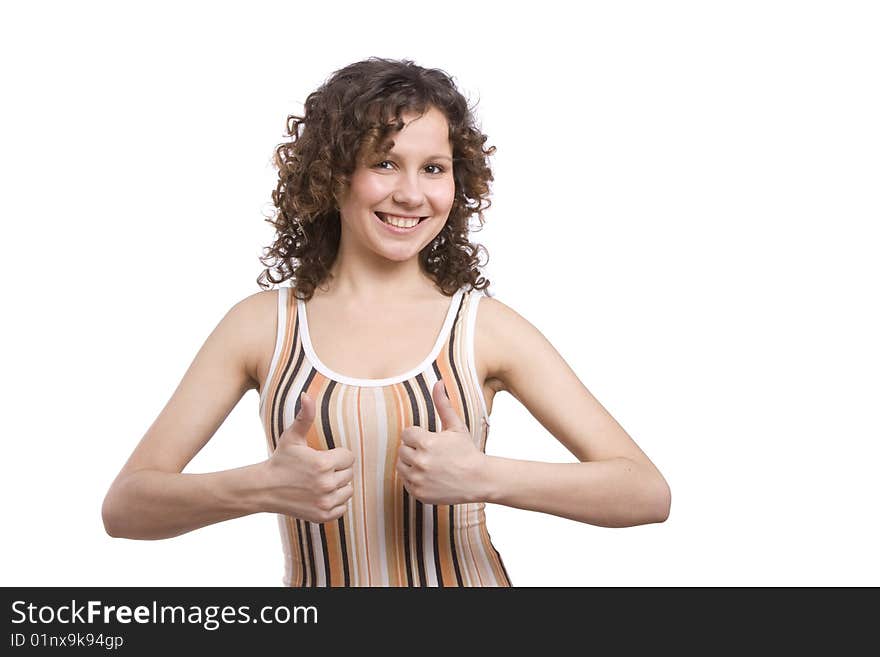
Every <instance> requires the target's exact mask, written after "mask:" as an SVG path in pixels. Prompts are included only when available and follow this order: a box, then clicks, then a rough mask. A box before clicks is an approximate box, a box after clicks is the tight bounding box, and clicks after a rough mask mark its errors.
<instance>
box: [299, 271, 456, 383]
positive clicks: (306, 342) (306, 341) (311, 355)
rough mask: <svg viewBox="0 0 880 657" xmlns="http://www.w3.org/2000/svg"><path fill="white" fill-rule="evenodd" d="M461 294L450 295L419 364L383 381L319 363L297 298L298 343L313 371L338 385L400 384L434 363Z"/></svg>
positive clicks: (307, 323) (307, 324)
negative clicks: (429, 345)
mask: <svg viewBox="0 0 880 657" xmlns="http://www.w3.org/2000/svg"><path fill="white" fill-rule="evenodd" d="M463 293H464V288H463V287H462V288H459V289H458V290H457V291H456V292H455V294H454V295H452V299H451V300H450V302H449V309H448V310H447V311H446V319H445V320H444V321H443V326H442V327H441V328H440V333H439V334H438V335H437V340H436V341H435V342H434V346H433V347H432V348H431V352H430V353H429V354H428V355H427V357H426V358H425V359H424V360H423V361H422V362H421V363H419V364H418V365H416V366H415V367H414V368H412V369H411V370H409V371H407V372H404V373H402V374H397V375H395V376H389V377H386V378H384V379H356V378H354V377H351V376H346V375H344V374H340V373H339V372H334V371H333V370H331V369H330V368H329V367H327V366H326V365H325V364H324V363H323V362H321V359H320V358H318V355H317V354H316V353H315V349H314V347H312V339H311V337H310V336H309V322H308V317H307V316H306V304H305V301H303V300H302V299H300V298H297V300H296V304H297V313H296V316H297V323H298V325H299V331H300V341H301V342H302V346H303V349H304V350H305V352H306V356H307V357H308V359H309V360H310V361H311V363H312V365H314V367H315V369H316V370H318V371H319V372H320V373H321V374H323V375H324V376H326V377H327V378H328V379H332V380H333V381H336V382H338V383H345V384H347V385H351V386H361V387H372V386H387V385H391V384H393V383H400V382H401V381H406V380H407V379H411V378H413V377H414V376H416V375H417V374H421V373H422V372H424V371H425V369H426V368H427V367H428V366H429V365H430V364H431V363H432V362H434V360H435V359H436V358H437V356H438V355H439V354H440V350H441V349H442V348H443V343H444V342H446V337H447V334H448V333H449V330H450V328H451V327H452V323H453V321H455V312H456V310H458V305H459V303H458V302H459V300H460V299H461V295H462V294H463Z"/></svg>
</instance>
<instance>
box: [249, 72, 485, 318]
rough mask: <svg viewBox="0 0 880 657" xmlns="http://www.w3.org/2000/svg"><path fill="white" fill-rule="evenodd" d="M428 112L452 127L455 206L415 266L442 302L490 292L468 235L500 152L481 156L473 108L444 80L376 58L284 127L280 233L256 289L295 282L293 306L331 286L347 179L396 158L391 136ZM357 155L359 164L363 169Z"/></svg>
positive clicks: (329, 84)
mask: <svg viewBox="0 0 880 657" xmlns="http://www.w3.org/2000/svg"><path fill="white" fill-rule="evenodd" d="M431 107H434V108H436V109H438V110H439V111H440V112H442V113H443V115H444V116H445V117H446V120H447V122H448V124H449V141H450V144H451V145H452V157H453V167H452V168H453V179H454V181H455V197H454V202H453V205H452V209H451V210H450V212H449V217H448V219H447V221H446V224H445V226H444V227H443V229H442V230H441V231H440V233H438V235H437V236H436V237H435V238H434V239H433V240H432V241H431V242H430V243H429V244H428V245H427V246H425V248H423V249H422V250H421V251H420V252H419V263H420V264H421V268H422V270H423V271H424V272H425V273H426V275H427V276H428V277H429V278H430V279H431V280H433V281H434V283H435V284H436V285H437V287H438V288H439V289H440V290H441V291H442V292H443V294H445V295H447V296H451V295H452V294H454V293H455V291H456V290H458V289H459V288H461V287H462V286H464V285H466V284H469V285H470V286H471V287H472V288H474V289H479V290H485V289H486V288H488V286H489V280H488V279H486V278H485V277H483V276H482V275H481V273H480V271H479V266H480V264H481V263H480V262H479V252H480V251H481V250H482V251H483V252H485V253H486V257H487V261H488V251H486V248H485V247H484V246H483V245H482V244H472V243H471V242H470V241H469V239H468V235H469V232H470V228H469V220H470V217H471V216H472V215H474V214H475V213H476V215H477V218H478V222H479V228H477V229H476V230H480V229H482V226H483V224H484V223H485V220H484V218H483V212H484V211H485V210H486V209H488V208H489V206H490V205H491V204H492V202H491V201H490V200H489V198H488V196H489V182H490V181H491V180H493V177H492V171H491V168H490V167H489V164H488V156H489V155H492V154H493V153H494V152H495V150H496V149H495V147H494V146H491V147H489V148H486V149H484V148H483V144H484V143H485V142H486V139H487V137H486V136H485V135H484V134H483V133H482V132H481V131H480V130H479V129H478V128H477V127H476V125H475V123H476V122H475V118H474V114H473V111H472V108H470V107H469V106H468V102H467V100H466V99H465V97H464V96H463V95H462V94H461V93H460V92H459V91H458V90H457V89H456V87H455V84H454V83H453V81H452V79H451V78H450V76H449V75H448V74H447V73H445V72H444V71H442V70H440V69H426V68H423V67H421V66H417V65H416V64H414V63H413V62H412V61H410V60H407V59H403V60H394V59H385V58H380V57H370V58H368V59H366V60H363V61H360V62H356V63H354V64H350V65H348V66H346V67H344V68H342V69H339V70H337V71H335V72H334V73H333V74H332V75H331V76H330V78H329V79H328V80H326V81H325V82H324V84H322V85H321V86H320V87H319V88H318V89H317V90H315V91H314V92H312V93H311V94H309V96H308V98H307V99H306V102H305V103H304V112H303V114H304V116H297V115H289V116H288V117H287V133H286V136H289V137H292V139H291V140H290V141H286V142H284V143H281V144H279V145H278V146H277V147H276V148H275V152H274V163H275V167H276V168H277V169H278V183H277V186H276V188H275V190H274V191H273V192H272V201H273V203H274V206H275V208H276V211H275V212H274V213H273V216H272V217H270V218H269V219H266V221H267V222H269V223H270V224H272V225H273V226H274V227H275V231H276V232H275V239H274V242H273V244H272V245H271V246H269V247H266V248H264V249H263V252H264V256H263V257H261V258H260V262H261V263H262V264H264V265H267V266H268V268H267V269H265V270H263V272H262V273H261V274H260V276H259V277H258V278H257V284H258V285H259V286H260V287H262V288H268V287H270V283H275V284H277V283H281V282H283V281H285V280H287V279H293V283H292V287H293V291H294V294H295V296H297V297H298V298H301V299H303V300H305V301H308V300H309V299H311V298H312V295H313V294H314V291H315V288H316V287H318V286H319V285H321V283H323V282H324V280H325V279H326V278H328V277H332V274H331V273H330V267H331V266H332V264H333V261H334V260H335V259H336V255H337V252H338V249H339V238H340V234H341V219H340V215H339V204H338V199H339V198H342V193H343V191H344V190H345V189H346V188H347V186H348V185H349V183H350V180H351V175H352V173H353V172H354V170H355V168H356V167H357V165H358V164H359V163H360V162H363V161H364V160H366V159H367V158H368V157H370V156H373V155H376V154H384V153H387V152H388V151H389V150H390V149H391V148H393V146H394V142H393V141H390V138H389V135H390V134H391V133H392V131H399V130H402V129H403V127H404V122H403V119H402V118H401V115H402V114H403V113H404V112H407V113H408V112H414V113H416V114H418V115H419V116H421V115H422V114H423V113H425V112H426V111H428V110H429V109H430V108H431ZM300 128H302V130H300ZM359 154H363V156H362V158H361V159H360V160H358V156H359ZM483 264H485V263H483ZM273 270H274V272H277V274H278V275H279V276H280V277H279V278H276V277H274V276H273ZM266 281H268V282H266ZM486 294H487V295H488V291H487V292H486Z"/></svg>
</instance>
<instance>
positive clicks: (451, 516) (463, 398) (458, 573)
mask: <svg viewBox="0 0 880 657" xmlns="http://www.w3.org/2000/svg"><path fill="white" fill-rule="evenodd" d="M466 297H467V298H470V292H468V293H467V294H466V295H462V298H461V303H460V304H459V306H458V310H457V311H456V313H455V321H454V322H453V324H452V330H451V331H450V332H449V364H450V367H451V368H452V378H453V379H454V380H455V383H456V385H457V386H458V390H459V398H460V399H461V405H462V409H463V410H464V423H465V425H466V426H467V428H468V430H470V428H471V425H470V414H469V413H468V406H467V397H466V396H465V394H464V389H463V387H462V381H461V377H460V376H459V374H458V369H457V368H456V367H455V358H454V357H453V355H454V354H455V350H454V347H455V329H456V327H457V326H458V323H459V320H460V318H461V317H462V314H461V309H462V307H463V306H464V300H465V298H466ZM434 372H435V374H436V376H437V378H438V379H439V378H440V369H439V367H438V366H437V363H436V361H435V362H434ZM444 385H445V381H444ZM455 508H456V505H455V504H450V505H449V551H450V552H451V553H452V566H453V568H454V569H455V581H456V583H457V584H458V586H464V580H463V579H462V577H461V567H460V566H459V564H458V550H457V549H456V546H455Z"/></svg>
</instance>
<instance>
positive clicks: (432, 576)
mask: <svg viewBox="0 0 880 657" xmlns="http://www.w3.org/2000/svg"><path fill="white" fill-rule="evenodd" d="M288 134H289V136H291V137H292V139H291V140H290V141H289V142H288V143H284V144H281V145H280V146H279V147H278V148H277V150H276V165H277V166H278V169H279V182H278V186H277V188H276V190H275V192H274V193H273V200H274V202H275V205H276V207H277V208H278V213H277V215H276V217H275V218H274V220H270V221H271V223H272V225H273V226H275V228H276V231H277V232H276V239H275V241H274V244H273V245H272V246H271V247H270V248H269V249H268V250H267V251H268V254H267V257H266V258H264V259H263V262H264V264H270V268H269V269H267V270H265V271H264V272H263V274H262V275H261V276H260V278H259V279H258V283H259V284H260V285H261V286H262V287H268V285H267V284H266V283H265V280H266V279H267V280H268V281H270V282H271V283H281V282H283V281H285V280H288V279H289V280H290V281H291V285H289V286H282V287H279V288H278V289H275V290H264V291H261V292H258V293H256V294H254V295H252V296H250V297H248V298H246V299H244V300H242V301H240V302H239V303H237V304H236V305H235V306H234V307H233V308H232V309H231V310H230V311H229V312H228V313H227V314H226V316H225V317H224V318H223V320H222V321H221V322H220V323H219V324H218V326H217V327H216V329H215V330H214V331H213V332H212V334H211V335H210V336H209V337H208V339H207V340H206V342H205V344H204V346H203V347H202V348H201V350H200V351H199V353H198V354H197V355H196V357H195V360H194V361H193V363H192V365H191V366H190V368H189V370H188V371H187V372H186V374H185V376H184V377H183V380H182V381H181V383H180V385H179V386H178V388H177V390H176V391H175V392H174V394H173V396H172V397H171V399H170V400H169V402H168V403H167V405H166V407H165V408H164V409H163V410H162V412H161V414H160V415H159V417H158V418H157V419H156V421H155V422H154V423H153V425H152V426H151V427H150V428H149V430H148V431H147V433H146V435H145V436H144V437H143V439H142V440H141V442H140V444H139V445H138V446H137V447H136V449H135V450H134V453H133V454H132V455H131V457H130V458H129V460H128V461H127V463H126V464H125V465H124V467H123V468H122V470H121V472H120V473H119V475H118V477H117V478H116V480H115V481H114V483H113V485H112V486H111V488H110V490H109V492H108V493H107V497H106V499H105V502H104V506H103V517H104V523H105V526H106V529H107V532H108V533H109V534H110V535H111V536H120V537H126V538H138V539H158V538H167V537H171V536H176V535H179V534H182V533H184V532H188V531H192V530H194V529H197V528H199V527H203V526H205V525H209V524H212V523H216V522H220V521H224V520H229V519H232V518H237V517H240V516H243V515H246V514H250V513H257V512H268V513H274V514H277V517H278V521H279V528H280V531H281V538H282V545H283V547H284V563H285V576H284V579H283V581H284V583H285V584H286V585H288V586H511V578H510V575H509V574H508V572H507V569H506V568H505V566H504V563H503V561H502V559H501V555H500V554H499V552H498V551H497V550H496V547H495V546H494V545H493V544H492V541H491V540H490V537H489V533H488V531H487V528H486V523H485V514H484V508H485V504H486V502H491V503H495V504H504V505H508V506H512V507H517V508H520V509H526V510H531V511H541V512H544V513H550V514H554V515H558V516H562V517H565V518H570V519H572V520H576V521H580V522H585V523H590V524H594V525H601V526H606V527H623V526H631V525H638V524H645V523H652V522H663V521H664V520H665V519H666V518H667V516H668V514H669V507H670V489H669V487H668V485H667V483H666V481H665V480H664V478H663V476H662V475H661V474H660V472H659V471H658V469H657V468H656V467H655V466H654V465H653V464H652V462H651V461H650V460H649V459H648V457H647V456H646V455H645V454H644V453H643V452H642V451H641V450H640V449H639V447H638V446H637V445H636V444H635V442H633V440H632V439H631V438H630V437H629V436H628V435H627V433H626V432H625V431H624V430H623V429H622V428H621V427H620V425H619V424H618V423H617V422H616V421H615V420H614V418H613V417H611V415H609V414H608V412H607V411H606V410H605V409H604V408H603V407H602V406H601V405H600V404H599V402H598V401H597V400H596V399H595V398H594V397H593V396H592V395H591V394H590V392H589V391H588V390H587V389H586V388H585V387H584V385H583V384H582V383H581V381H580V380H579V379H578V377H577V376H576V375H575V374H574V372H573V371H572V370H571V369H570V368H569V367H568V365H567V364H566V362H565V361H564V360H563V359H562V357H561V356H560V355H559V354H558V353H557V352H556V350H555V349H554V348H553V346H552V345H551V344H550V343H549V342H548V341H547V340H546V339H545V338H544V336H543V335H542V334H541V333H540V332H539V331H538V330H537V329H536V328H535V327H534V326H533V325H532V324H530V323H529V322H528V321H527V320H525V319H524V318H522V317H521V316H520V315H518V314H517V313H516V312H515V311H514V310H512V309H511V308H509V307H508V306H507V305H505V304H504V303H502V302H500V301H498V300H497V299H494V298H492V297H490V296H489V295H488V294H487V293H486V292H485V289H486V288H487V287H488V285H489V282H488V281H487V280H486V279H485V278H483V277H482V276H481V275H480V272H479V269H478V264H479V263H478V257H477V254H478V251H479V248H482V247H481V246H480V247H475V246H474V245H473V244H471V243H470V241H469V239H468V232H469V231H468V228H469V226H468V221H469V219H470V217H471V216H473V215H474V214H476V215H477V216H478V217H479V221H480V223H481V225H482V222H483V215H482V212H483V210H485V209H486V208H487V207H488V206H489V205H490V202H489V201H488V198H487V197H488V193H489V186H488V183H489V181H490V180H492V174H491V170H490V168H489V166H488V164H487V160H486V157H487V156H488V155H491V154H492V153H493V152H494V147H492V148H489V149H484V148H483V143H484V142H485V141H486V137H485V136H484V135H483V134H482V133H481V132H480V131H479V130H478V129H477V128H476V127H475V124H474V117H473V114H472V112H471V110H470V108H469V107H468V105H467V101H466V100H465V98H464V97H463V96H462V95H461V94H460V93H459V92H458V91H457V89H456V88H455V86H454V84H453V82H452V80H451V79H450V78H449V77H448V76H447V75H446V74H445V73H443V72H442V71H439V70H436V69H424V68H422V67H419V66H416V65H415V64H413V63H412V62H410V61H407V60H403V61H396V60H387V59H379V58H370V59H368V60H365V61H362V62H358V63H355V64H352V65H350V66H347V67H345V68H343V69H341V70H339V71H336V72H335V73H334V74H333V76H331V78H330V79H329V80H328V81H326V82H325V84H324V85H322V87H321V88H320V89H318V90H317V91H315V92H314V93H312V94H311V95H310V96H309V97H308V99H307V100H306V103H305V111H304V116H303V117H298V116H291V117H289V118H288ZM483 202H485V205H484V204H483ZM267 260H268V261H269V262H267ZM273 270H274V271H275V272H277V273H278V274H279V277H278V278H277V279H276V278H275V277H273V275H272V273H273ZM251 388H255V389H257V390H258V391H259V395H260V413H261V418H262V422H263V426H264V429H265V434H266V440H267V447H268V455H269V456H268V458H267V459H266V460H265V461H262V462H260V463H256V464H253V465H249V466H245V467H241V468H237V469H233V470H226V471H222V472H212V473H206V474H182V470H183V469H184V467H185V466H186V465H187V463H189V461H190V460H191V459H192V458H193V456H195V454H196V453H197V452H198V451H199V450H200V449H201V448H202V447H203V446H204V445H205V444H206V443H207V442H208V440H210V438H211V436H212V435H213V434H214V432H215V431H216V430H217V428H218V427H219V426H220V424H221V423H222V422H223V420H224V419H225V418H226V416H227V415H228V414H229V412H230V411H231V410H232V408H233V407H234V406H235V405H236V404H237V403H238V401H239V400H240V399H241V398H242V396H243V395H244V393H245V392H247V391H248V390H249V389H251ZM500 391H506V392H508V393H509V394H511V395H513V396H514V397H515V398H516V399H517V400H519V401H520V402H521V403H522V404H523V405H524V406H525V407H526V408H528V410H529V411H530V413H531V414H532V415H533V416H534V417H535V418H537V419H538V420H539V421H540V422H541V424H542V425H543V426H544V427H546V428H547V430H548V431H549V432H550V433H552V434H553V435H554V436H555V437H556V438H557V439H558V440H559V441H560V442H562V444H563V445H565V447H566V448H568V449H569V450H570V451H571V453H572V454H574V456H575V457H577V459H578V462H577V463H542V462H534V461H521V460H515V459H505V458H499V457H491V456H489V455H487V454H486V453H485V445H486V439H487V436H488V429H489V416H490V413H491V410H492V402H493V398H494V396H495V394H496V393H498V392H500Z"/></svg>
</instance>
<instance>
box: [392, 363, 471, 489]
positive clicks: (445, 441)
mask: <svg viewBox="0 0 880 657" xmlns="http://www.w3.org/2000/svg"><path fill="white" fill-rule="evenodd" d="M431 394H432V397H433V399H434V406H435V408H436V409H437V412H438V414H439V415H440V420H441V422H442V426H443V430H442V431H428V430H426V429H424V428H422V427H418V426H411V427H406V428H405V429H404V430H403V431H402V432H401V434H400V445H399V447H398V450H397V464H396V469H397V474H398V475H399V476H400V477H401V478H402V479H403V483H404V487H405V488H406V489H407V490H408V491H409V492H410V494H412V495H413V496H414V497H416V498H417V499H419V500H421V501H422V502H425V503H427V504H459V503H464V502H482V501H485V496H484V487H485V475H484V471H485V467H486V464H487V461H488V457H487V455H486V454H485V453H483V452H481V451H480V450H479V449H478V448H477V446H476V445H475V444H474V441H473V439H472V438H471V434H470V432H469V431H468V428H467V425H465V423H464V420H462V419H461V417H460V416H459V415H458V413H457V412H456V411H455V409H454V408H453V407H452V403H451V402H450V401H449V397H448V396H447V395H446V391H445V386H444V383H443V381H442V380H441V381H438V382H437V383H436V384H434V389H433V390H432V391H431Z"/></svg>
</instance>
